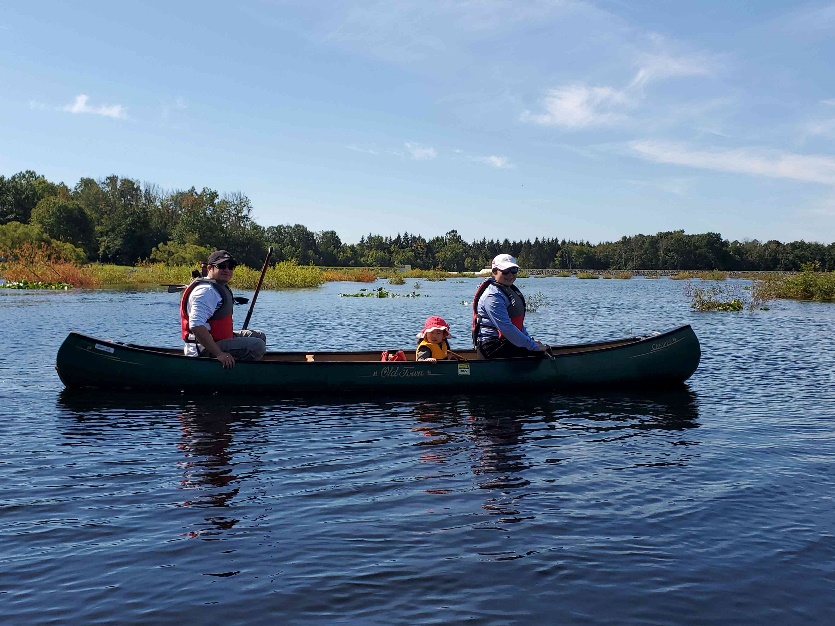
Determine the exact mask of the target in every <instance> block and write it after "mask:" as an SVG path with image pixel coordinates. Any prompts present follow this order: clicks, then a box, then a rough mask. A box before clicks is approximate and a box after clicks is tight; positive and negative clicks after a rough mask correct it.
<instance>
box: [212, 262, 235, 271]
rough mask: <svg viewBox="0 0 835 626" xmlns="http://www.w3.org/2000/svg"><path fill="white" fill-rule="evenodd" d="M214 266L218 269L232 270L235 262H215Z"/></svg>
mask: <svg viewBox="0 0 835 626" xmlns="http://www.w3.org/2000/svg"><path fill="white" fill-rule="evenodd" d="M215 267H216V268H217V269H219V270H233V269H235V263H215Z"/></svg>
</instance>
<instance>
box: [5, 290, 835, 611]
mask: <svg viewBox="0 0 835 626" xmlns="http://www.w3.org/2000/svg"><path fill="white" fill-rule="evenodd" d="M413 282H414V281H408V282H407V284H406V285H403V286H398V287H391V288H390V289H391V290H392V291H394V292H396V293H400V294H407V293H411V292H413V291H414V292H416V293H419V294H421V296H420V297H417V298H390V299H377V298H374V299H371V298H367V299H366V298H341V297H339V293H340V292H342V293H355V292H357V291H359V289H360V288H363V287H366V288H367V287H368V285H360V284H353V283H332V284H328V285H325V286H323V287H321V288H319V289H315V290H303V291H293V292H281V293H278V292H264V293H262V294H260V295H259V298H258V305H257V307H256V309H255V313H254V315H253V318H252V322H251V327H253V328H261V329H262V330H264V331H266V332H267V334H268V336H269V344H270V346H271V347H272V348H273V349H278V348H282V349H293V350H314V349H345V348H374V349H380V350H382V349H387V348H392V347H404V348H406V347H413V346H414V335H415V333H416V332H417V330H418V329H419V328H421V327H422V323H423V320H424V318H426V317H427V316H429V315H433V314H435V315H441V316H443V317H444V318H445V319H446V320H447V321H448V322H449V323H450V324H451V326H452V333H453V339H452V347H453V349H455V348H456V347H459V348H463V347H465V346H466V345H467V336H468V333H469V329H468V327H469V323H470V319H469V318H470V309H469V306H468V304H467V303H468V302H469V300H470V298H471V296H472V293H473V292H474V290H475V287H476V285H477V281H476V280H473V279H469V280H465V279H461V280H447V281H445V282H427V281H420V288H419V289H415V287H414V285H413ZM519 284H520V286H521V287H522V289H523V291H524V292H525V293H526V295H527V296H528V297H529V298H530V297H531V296H532V295H533V294H536V293H537V292H540V293H541V294H542V297H543V299H544V300H545V302H546V303H547V304H546V306H543V307H541V308H540V309H539V311H537V312H536V313H531V314H529V315H528V327H529V329H530V330H531V331H532V334H534V336H536V337H538V338H540V339H542V340H544V341H546V342H549V343H554V344H557V343H576V342H584V341H592V340H602V339H609V338H616V337H622V336H628V335H630V334H633V333H634V334H644V333H647V332H651V331H660V330H666V329H669V328H671V327H674V326H677V325H679V324H682V323H690V324H692V325H693V328H694V329H695V331H696V333H697V335H698V336H699V338H700V341H701V343H702V353H703V355H702V363H701V365H700V367H699V369H698V371H697V372H696V374H695V375H694V376H693V378H692V379H691V380H690V381H689V382H688V384H687V387H686V388H685V389H681V390H676V391H670V392H665V393H654V394H637V393H635V394H629V393H618V394H611V393H603V392H601V393H599V394H590V393H588V392H586V393H585V395H570V394H554V393H540V394H531V393H527V392H526V393H525V395H523V396H521V397H516V396H514V388H513V381H512V380H497V381H496V386H495V393H494V394H490V395H481V396H447V395H441V394H431V393H427V394H426V396H425V397H422V398H412V399H392V398H379V399H375V398H363V399H358V398H351V399H340V398H312V399H298V400H292V399H291V400H287V399H275V398H272V399H271V398H259V397H246V396H211V395H209V394H207V395H206V396H205V397H199V396H194V395H190V396H186V395H180V394H172V395H163V396H161V395H144V396H143V395H141V394H140V395H131V394H124V393H122V394H113V393H102V392H97V393H85V394H80V395H79V394H72V395H68V394H65V393H62V385H61V383H60V381H59V380H58V377H57V375H56V374H55V371H54V369H53V366H54V359H55V353H56V351H57V349H58V346H59V345H60V343H61V341H62V340H63V338H64V337H65V336H66V334H67V332H68V331H69V330H79V331H82V332H85V333H86V334H91V335H94V336H97V337H100V338H103V339H117V340H123V341H130V342H136V343H143V344H153V345H168V346H176V345H179V342H178V321H177V300H178V296H177V295H172V294H167V293H164V292H163V291H162V290H160V291H157V292H144V293H119V292H112V291H96V292H84V291H70V292H59V293H51V292H50V293H46V292H19V291H5V290H0V312H2V316H3V318H4V319H5V320H6V321H5V324H6V329H7V330H6V332H5V334H4V339H3V341H2V344H1V345H2V349H1V350H0V406H2V421H0V445H2V450H3V454H2V456H0V515H1V516H2V517H0V519H2V526H0V622H2V623H8V624H36V623H37V624H41V623H54V624H104V623H116V622H118V623H120V624H172V623H177V624H197V623H200V624H220V623H229V624H236V623H246V624H301V623H304V624H311V623H313V624H315V623H319V624H333V623H357V624H407V623H461V622H469V623H476V624H532V623H536V624H717V623H723V624H725V623H728V624H776V623H780V624H829V623H832V620H833V617H835V503H833V481H835V374H833V354H835V338H833V334H834V333H833V330H834V329H835V305H827V304H815V303H799V302H785V301H781V302H777V303H775V304H774V305H773V306H772V308H771V310H768V311H760V312H756V313H749V312H742V313H707V314H706V313H694V312H691V311H690V310H689V302H688V300H687V298H686V297H685V296H684V293H683V290H684V285H683V284H682V283H681V282H677V281H672V280H668V279H660V280H644V279H632V280H577V279H574V278H571V279H567V278H565V279H564V278H543V279H533V278H529V279H524V280H520V281H519ZM740 284H745V283H740ZM378 286H386V288H389V287H388V285H384V284H383V283H378ZM242 295H251V294H242ZM245 314H246V308H245V307H240V308H238V310H237V313H236V318H237V322H238V324H240V323H241V321H242V320H243V318H244V316H245Z"/></svg>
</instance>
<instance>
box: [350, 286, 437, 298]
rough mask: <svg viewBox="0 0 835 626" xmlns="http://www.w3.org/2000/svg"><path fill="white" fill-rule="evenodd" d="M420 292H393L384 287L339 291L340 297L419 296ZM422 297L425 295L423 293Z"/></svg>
mask: <svg viewBox="0 0 835 626" xmlns="http://www.w3.org/2000/svg"><path fill="white" fill-rule="evenodd" d="M421 295H422V294H419V293H415V292H414V291H413V292H412V293H394V292H391V291H387V290H386V289H385V288H384V287H377V288H376V289H365V288H362V289H360V290H359V291H358V292H357V293H340V294H339V297H340V298H419V297H420V296H421ZM424 297H426V296H425V295H424Z"/></svg>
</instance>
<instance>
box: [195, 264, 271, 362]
mask: <svg viewBox="0 0 835 626" xmlns="http://www.w3.org/2000/svg"><path fill="white" fill-rule="evenodd" d="M206 264H207V267H208V269H207V274H206V277H205V278H202V277H199V278H196V279H195V280H193V281H192V282H191V284H190V285H189V286H188V287H186V289H185V291H184V292H183V297H182V299H181V300H180V329H181V331H182V337H183V341H185V347H184V349H183V351H184V353H185V354H186V356H211V357H213V358H215V359H217V360H218V361H220V363H221V364H222V365H223V367H235V361H236V360H240V361H258V360H260V359H261V358H262V357H263V356H264V353H265V352H266V350H267V337H266V335H264V333H262V332H261V331H258V330H233V328H232V307H233V306H234V299H233V296H232V290H231V289H229V285H228V283H229V281H230V280H231V279H232V274H233V272H234V271H235V266H236V265H237V264H238V262H237V261H235V259H234V258H233V257H232V255H231V254H229V253H228V252H227V251H226V250H216V251H214V252H212V254H211V255H209V259H208V261H207V263H206Z"/></svg>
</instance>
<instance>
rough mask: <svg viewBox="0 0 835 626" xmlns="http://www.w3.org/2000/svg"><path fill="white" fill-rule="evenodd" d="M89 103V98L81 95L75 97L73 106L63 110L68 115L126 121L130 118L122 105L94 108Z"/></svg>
mask: <svg viewBox="0 0 835 626" xmlns="http://www.w3.org/2000/svg"><path fill="white" fill-rule="evenodd" d="M89 101H90V97H89V96H87V95H86V94H79V95H77V96H76V97H75V100H74V101H73V102H72V104H68V105H66V106H64V107H63V108H62V109H61V110H62V111H66V112H67V113H75V114H79V113H89V114H90V115H101V116H103V117H112V118H113V119H126V118H127V116H128V112H127V109H125V107H123V106H122V105H121V104H102V105H100V106H97V107H94V106H90V104H89Z"/></svg>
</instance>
